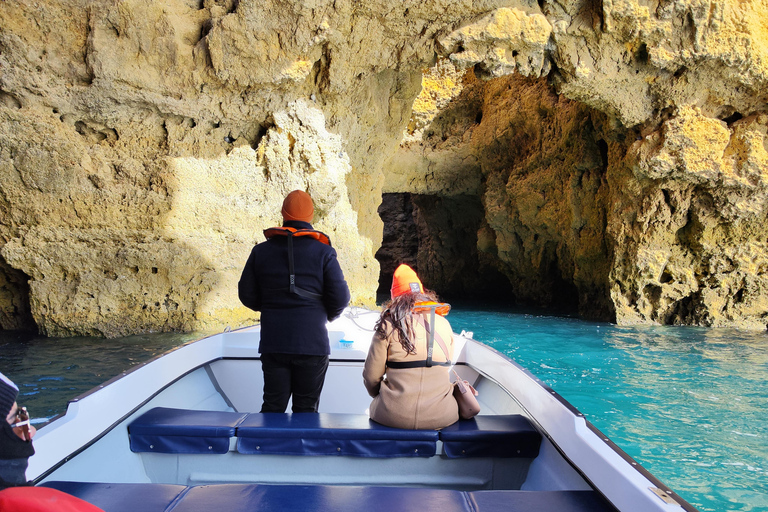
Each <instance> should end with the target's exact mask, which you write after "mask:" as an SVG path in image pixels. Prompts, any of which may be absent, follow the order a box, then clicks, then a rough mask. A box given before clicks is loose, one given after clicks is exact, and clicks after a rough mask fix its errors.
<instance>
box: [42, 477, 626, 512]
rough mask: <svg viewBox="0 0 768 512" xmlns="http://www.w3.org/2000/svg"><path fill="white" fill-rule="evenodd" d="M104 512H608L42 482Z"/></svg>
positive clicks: (580, 501)
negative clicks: (395, 511)
mask: <svg viewBox="0 0 768 512" xmlns="http://www.w3.org/2000/svg"><path fill="white" fill-rule="evenodd" d="M44 485H45V486H46V487H52V488H54V489H58V490H60V491H64V492H67V493H69V494H72V495H74V496H77V497H79V498H81V499H84V500H86V501H88V502H90V503H92V504H94V505H96V506H98V507H100V508H102V509H103V510H104V511H105V512H134V511H136V510H141V511H142V512H209V511H211V510H226V511H227V512H257V511H268V510H280V511H281V512H292V511H297V512H298V511H302V512H303V511H306V510H312V511H315V512H325V511H327V512H358V511H361V510H365V511H366V512H391V511H392V510H398V511H401V512H431V511H435V512H490V511H493V512H496V511H498V510H504V511H506V512H532V511H537V512H538V511H552V512H603V511H605V512H608V511H611V510H614V509H613V508H612V507H611V506H610V505H608V504H607V503H606V502H605V500H604V499H603V498H602V497H601V496H600V495H599V494H598V493H597V492H595V491H454V490H447V489H425V488H415V487H367V486H366V487H361V486H321V485H310V486H306V485H305V486H299V485H264V484H217V485H200V486H183V485H172V484H106V483H88V482H47V483H45V484H44Z"/></svg>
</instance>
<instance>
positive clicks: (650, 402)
mask: <svg viewBox="0 0 768 512" xmlns="http://www.w3.org/2000/svg"><path fill="white" fill-rule="evenodd" d="M449 319H450V320H451V325H452V326H453V328H454V330H455V331H457V332H460V331H461V330H467V331H473V332H474V338H475V339H477V340H478V341H482V342H484V343H486V344H488V345H490V346H492V347H494V348H495V349H497V350H499V351H500V352H502V353H504V354H505V355H507V356H509V357H510V358H512V359H514V360H515V361H517V362H518V363H519V364H521V365H522V366H524V367H526V368H528V369H529V370H530V371H531V372H532V373H533V374H534V375H536V376H537V377H539V378H540V379H541V380H543V381H544V382H545V383H547V384H548V385H550V386H551V387H552V388H554V389H555V390H556V391H557V392H558V393H559V394H560V395H562V396H563V397H564V398H565V399H566V400H568V401H569V402H570V403H571V404H573V405H574V406H575V407H576V408H577V409H579V410H580V411H581V412H582V413H584V414H585V416H586V417H587V419H588V420H589V421H590V422H592V424H594V425H595V426H596V427H597V428H598V429H600V430H601V431H602V432H603V433H605V434H606V435H607V436H608V437H609V438H611V440H612V441H614V442H615V443H616V444H617V445H619V446H620V447H621V448H622V449H623V450H624V451H625V452H627V453H628V454H629V455H630V456H632V457H633V458H634V459H635V460H637V461H638V462H640V463H641V464H642V465H643V466H644V467H645V468H646V469H648V470H649V471H650V472H651V473H653V475H654V476H656V477H657V478H658V479H659V480H661V481H662V482H664V484H666V485H668V486H670V487H671V488H672V489H674V490H675V492H677V493H678V494H679V495H680V496H682V497H683V498H684V499H685V500H686V501H688V502H689V503H691V504H692V505H694V506H695V507H697V508H698V509H699V510H700V511H702V512H704V511H713V512H722V511H766V510H768V475H767V474H766V473H767V472H768V335H766V334H765V333H748V332H741V331H736V330H726V329H704V328H694V327H616V326H613V325H610V324H599V323H591V322H585V321H582V320H576V319H569V318H557V317H547V316H536V315H526V314H512V313H505V312H488V311H468V310H465V309H458V308H454V310H453V311H452V312H451V314H450V316H449Z"/></svg>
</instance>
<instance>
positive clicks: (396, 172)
mask: <svg viewBox="0 0 768 512" xmlns="http://www.w3.org/2000/svg"><path fill="white" fill-rule="evenodd" d="M767 18H768V5H766V4H765V2H761V1H757V0H755V1H744V2H738V3H735V2H725V1H714V2H700V1H698V0H680V1H677V2H666V1H663V2H660V3H657V4H654V5H653V7H650V6H649V5H646V3H645V2H639V1H634V0H612V1H604V2H602V3H599V2H597V3H596V2H586V1H584V2H580V1H568V2H550V1H547V0H544V1H541V2H524V1H520V2H518V1H511V2H510V1H501V0H498V1H497V0H488V1H482V2H456V1H429V0H427V1H420V2H412V3H411V2H406V3H403V2H391V1H389V0H382V1H378V2H373V3H371V2H364V3H360V2H353V1H351V0H347V1H344V0H341V1H339V0H337V1H335V2H330V1H318V2H309V3H308V2H274V1H269V0H266V1H259V2H256V1H253V0H240V1H239V2H238V1H236V0H170V1H166V2H144V1H140V0H124V1H121V2H114V1H112V0H96V1H87V2H86V1H85V0H58V1H57V0H45V1H38V2H32V1H27V0H17V1H14V2H0V326H2V328H18V327H25V326H26V327H31V324H32V323H33V322H34V324H36V326H37V327H38V328H39V329H40V330H41V331H42V332H43V333H45V334H49V335H68V334H97V335H105V336H119V335H124V334H129V333H134V332H148V331H159V330H191V329H220V328H222V327H224V326H226V325H231V326H236V325H242V324H246V323H250V322H252V321H254V320H255V319H257V315H255V314H253V313H252V312H250V311H248V310H246V309H245V308H243V307H241V306H240V305H239V301H238V300H237V293H236V283H237V281H238V279H239V274H240V270H241V268H242V265H243V263H244V261H245V259H246V257H247V255H248V252H249V251H250V248H251V246H252V245H253V244H254V243H256V242H258V241H260V240H262V239H263V236H262V234H261V231H262V230H263V229H264V228H266V227H269V226H271V225H274V224H276V223H278V222H279V220H280V217H279V206H280V202H281V200H282V197H284V195H285V194H286V193H287V192H289V191H290V190H293V189H295V188H302V189H306V190H307V191H309V192H310V193H311V194H312V195H313V197H314V198H315V201H316V210H317V213H316V217H315V225H316V227H317V228H318V229H321V230H323V231H325V232H327V233H328V234H329V235H330V236H331V239H332V241H333V243H334V246H335V247H337V249H338V250H339V255H340V261H341V263H342V266H343V268H344V271H345V274H346V276H347V279H348V281H349V284H350V287H351V288H352V291H353V300H354V302H355V303H357V304H367V305H372V304H373V301H374V299H375V293H376V288H377V287H378V279H379V264H378V262H377V261H376V259H375V257H374V255H375V253H376V251H377V250H378V249H379V247H380V245H381V243H382V230H383V224H382V221H381V219H380V218H379V215H378V213H377V208H378V206H379V204H380V203H381V201H382V194H383V193H409V194H416V196H415V197H416V198H417V199H416V200H415V201H414V205H415V208H414V214H415V215H417V216H418V218H417V219H416V221H415V224H414V225H416V226H419V227H418V229H419V230H420V235H419V239H420V240H421V242H420V246H419V247H420V251H423V252H420V253H419V259H418V260H417V263H419V264H420V265H421V266H423V267H424V268H423V272H425V274H426V275H427V276H428V277H429V278H430V279H431V280H432V281H434V282H435V283H436V284H437V287H439V286H440V285H441V283H442V284H444V285H445V287H446V291H454V292H456V291H458V292H460V291H461V290H464V289H467V288H471V287H472V285H473V283H471V282H462V279H460V278H459V277H457V276H455V275H451V272H452V271H454V270H455V269H452V268H451V265H447V264H446V263H445V262H447V261H456V259H457V258H458V259H461V260H462V261H466V264H467V265H471V264H472V262H473V261H474V262H476V263H477V264H476V265H475V267H476V268H487V269H489V271H488V272H489V273H488V274H487V275H492V274H493V272H498V273H499V274H498V275H503V276H505V277H506V279H507V280H508V281H509V285H510V286H511V290H510V292H509V293H510V295H513V296H514V298H515V299H516V300H517V301H518V302H521V303H527V304H538V305H543V306H551V305H560V304H559V303H561V302H568V303H572V304H573V305H577V306H578V309H579V311H581V313H582V314H583V315H585V316H588V317H593V318H602V319H607V320H615V321H617V322H619V323H681V324H701V325H713V326H719V325H723V326H737V327H745V328H754V329H765V327H766V315H767V314H768V276H767V275H766V272H768V261H766V260H767V259H768V256H767V252H766V245H767V244H768V233H767V232H766V231H768V228H766V227H765V226H766V225H768V223H766V216H767V215H766V205H768V201H766V199H767V197H766V190H768V186H767V183H766V180H767V177H766V173H768V161H766V160H767V157H766V147H767V144H766V140H765V138H766V131H767V130H768V112H766V110H767V109H766V103H767V101H766V100H767V97H768V87H767V85H768V28H766V25H765V23H764V20H765V19H767ZM449 210H450V211H451V212H452V214H454V215H457V217H455V218H452V217H450V216H449V215H447V214H446V213H444V212H446V211H449ZM462 211H463V212H464V213H465V215H462ZM441 212H443V213H441ZM459 218H460V219H461V221H462V222H461V223H458V222H457V221H456V220H455V219H459ZM452 219H454V220H452ZM459 224H460V225H459ZM472 233H474V235H472ZM467 241H469V242H471V244H470V245H471V246H468V245H467ZM443 242H444V243H443ZM462 244H463V246H464V247H465V250H464V251H463V252H462V253H461V254H458V253H456V252H455V251H456V250H457V249H456V248H457V247H462ZM421 270H422V269H420V271H421ZM478 279H480V280H482V278H480V277H479V278H478ZM505 286H506V284H505Z"/></svg>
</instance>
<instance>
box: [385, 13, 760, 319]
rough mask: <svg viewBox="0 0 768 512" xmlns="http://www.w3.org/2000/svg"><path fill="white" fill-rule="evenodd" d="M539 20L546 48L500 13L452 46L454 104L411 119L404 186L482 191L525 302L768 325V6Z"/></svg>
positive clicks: (493, 247) (492, 239)
mask: <svg viewBox="0 0 768 512" xmlns="http://www.w3.org/2000/svg"><path fill="white" fill-rule="evenodd" d="M542 13H543V14H544V15H545V17H546V19H547V20H548V22H549V24H550V25H549V26H550V27H551V39H550V43H551V44H550V45H549V46H546V47H541V46H536V45H535V44H529V42H530V41H531V40H533V39H535V38H531V37H529V36H524V35H523V34H524V33H525V31H526V30H531V27H544V28H543V29H546V24H538V23H532V22H528V23H524V22H523V21H520V20H521V19H522V18H519V17H518V18H516V19H515V20H513V21H514V23H512V24H513V25H514V26H516V27H518V28H519V29H520V30H519V31H518V32H512V34H513V35H511V36H510V31H504V30H501V31H500V30H498V26H499V25H500V22H499V20H500V19H501V18H500V17H499V16H493V17H490V16H489V17H486V18H483V19H481V20H478V21H476V22H475V23H473V24H471V25H470V26H466V27H463V28H462V29H461V30H460V31H458V32H456V33H454V34H452V35H450V36H449V37H448V38H445V39H444V41H448V43H447V44H446V45H445V46H444V47H443V49H444V51H445V56H446V57H447V58H449V59H450V60H451V62H452V63H454V64H455V65H456V67H457V68H456V70H454V71H450V70H446V69H445V65H444V64H442V65H441V66H440V67H436V68H434V69H432V70H430V71H429V72H427V73H426V75H425V77H426V78H425V81H424V84H425V89H424V91H423V92H422V95H423V96H424V98H429V97H430V95H432V96H440V94H441V93H444V94H443V97H441V98H440V99H439V100H436V101H432V104H434V103H437V101H442V102H443V103H445V104H446V105H447V106H446V107H445V108H444V109H443V110H442V111H440V112H439V113H437V114H434V115H429V111H428V109H424V112H426V113H427V115H425V114H424V113H421V114H420V115H418V116H414V122H413V123H412V126H411V127H409V133H407V134H406V137H405V139H404V141H405V142H404V144H403V145H402V146H401V149H400V152H399V153H398V154H396V155H395V156H394V157H393V158H392V160H391V161H390V163H391V166H392V168H393V174H394V175H395V176H396V177H397V179H396V180H393V181H392V182H391V183H392V184H393V185H394V188H393V190H391V191H392V192H395V191H397V190H398V189H399V188H400V187H402V184H409V185H411V186H414V185H415V187H416V188H417V189H419V190H420V191H424V192H427V193H432V194H436V195H451V194H461V193H466V192H468V191H469V192H471V191H478V193H479V194H481V195H482V197H483V202H484V205H485V221H486V222H487V226H482V225H478V232H479V233H481V234H482V236H479V237H478V243H479V244H483V245H484V246H485V248H486V250H489V251H491V252H494V253H496V254H497V255H498V261H497V265H498V267H499V268H500V269H501V270H503V272H504V273H505V275H507V276H508V279H509V280H510V282H512V283H513V287H514V293H515V295H516V296H518V300H522V302H524V303H527V304H530V303H539V304H545V305H556V302H557V300H559V299H562V298H565V299H566V300H567V301H572V300H576V299H578V304H579V310H580V311H581V313H582V314H583V315H585V316H589V317H594V318H603V319H608V320H615V321H617V322H618V323H622V324H634V323H661V324H670V323H674V324H695V325H707V326H735V327H742V328H749V329H765V328H766V324H767V323H768V302H767V299H768V289H766V284H768V281H767V279H768V274H766V270H767V269H768V266H767V265H766V257H767V256H768V253H767V252H766V249H768V247H766V242H767V241H768V236H766V235H768V233H766V228H765V226H766V225H768V223H767V222H766V221H767V220H768V219H767V218H766V216H767V215H768V212H767V211H766V205H767V204H768V203H767V202H766V199H767V198H766V196H765V193H766V187H765V176H766V172H768V162H767V161H766V160H765V155H766V147H768V146H766V141H765V133H766V132H765V112H766V107H767V106H768V105H767V103H766V92H765V91H766V89H765V85H766V78H767V77H768V75H766V67H765V63H766V61H765V54H766V49H767V48H768V47H767V46H766V44H765V41H766V39H765V37H764V36H765V27H764V25H760V24H759V23H755V22H754V20H756V19H758V18H759V19H765V15H766V14H767V13H768V12H767V11H766V5H765V4H764V3H762V2H747V3H746V4H743V5H740V6H736V5H734V4H732V3H720V2H706V3H700V2H674V3H672V2H669V3H667V2H659V3H658V4H655V5H653V6H648V5H644V4H641V3H637V2H631V1H618V2H610V3H608V2H603V3H602V5H601V4H600V3H593V2H571V3H562V2H561V3H556V4H555V3H549V2H545V3H544V4H543V5H542ZM532 16H534V17H535V14H534V15H532ZM502 24H503V23H502ZM507 25H509V23H507ZM543 29H542V30H543ZM517 37H519V38H521V39H522V40H523V41H522V42H520V41H515V38H517ZM457 40H459V41H460V42H461V44H460V45H457V44H456V43H453V45H451V41H457ZM510 40H511V41H512V42H511V43H510ZM526 41H528V42H526ZM467 48H470V49H472V48H481V49H482V50H481V51H476V50H468V49H467ZM531 52H533V53H531ZM491 54H492V55H493V56H492V57H488V55H491ZM540 54H544V55H549V56H550V58H551V60H550V63H549V64H543V65H542V64H540V63H541V58H540ZM483 55H486V56H485V57H484V56H483ZM510 55H511V56H513V57H515V59H510V58H509V57H510ZM520 57H522V59H523V62H522V63H520V62H519V59H520ZM505 58H506V60H505ZM468 66H473V69H469V71H468V72H467V73H466V74H464V76H463V77H462V69H466V68H468ZM510 67H515V69H516V72H517V75H516V76H515V77H510V78H505V77H500V76H501V75H504V74H506V73H507V72H508V71H507V70H508V69H509V68H510ZM550 69H551V70H550ZM547 70H550V71H549V74H548V77H547V78H548V79H547V80H542V79H536V78H537V77H539V76H541V75H543V74H545V72H547ZM519 75H527V76H528V77H530V78H529V79H527V80H526V79H524V78H522V77H520V76H519ZM475 76H480V77H481V78H484V79H486V80H488V81H486V82H485V83H483V84H482V85H477V84H475V83H474V82H473V80H474V78H473V77H475ZM435 77H437V79H442V80H443V81H444V82H447V83H449V84H455V83H461V84H463V87H461V88H459V89H458V90H457V88H454V87H443V88H441V87H439V86H432V85H431V83H430V80H434V79H435ZM495 77H498V78H495ZM419 104H420V103H419V102H418V101H417V103H416V105H417V106H418V105H419ZM411 132H414V133H417V134H420V135H421V136H420V137H416V138H415V140H414V139H413V138H409V137H408V135H409V134H410V133H411ZM420 168H421V169H424V168H428V169H430V171H432V172H430V173H429V174H427V175H426V176H427V178H428V179H427V180H422V181H418V180H419V178H422V176H424V174H423V172H420V171H417V169H420ZM457 168H462V172H461V180H457V179H455V178H454V177H453V176H452V175H451V172H452V171H455V169H457ZM464 171H466V172H464Z"/></svg>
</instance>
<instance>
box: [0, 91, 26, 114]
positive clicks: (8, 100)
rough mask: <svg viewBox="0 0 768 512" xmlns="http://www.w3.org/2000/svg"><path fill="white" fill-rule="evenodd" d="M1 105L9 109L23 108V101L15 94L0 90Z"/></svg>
mask: <svg viewBox="0 0 768 512" xmlns="http://www.w3.org/2000/svg"><path fill="white" fill-rule="evenodd" d="M0 104H1V105H5V106H6V107H8V108H15V109H19V108H21V101H19V99H18V98H17V97H16V96H14V95H13V94H11V93H9V92H6V91H3V90H2V89H0Z"/></svg>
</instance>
